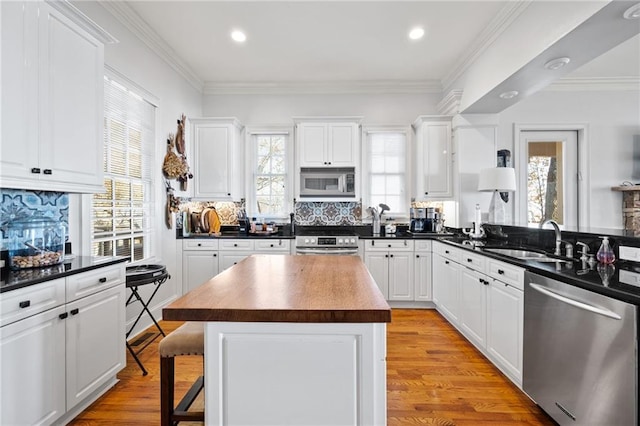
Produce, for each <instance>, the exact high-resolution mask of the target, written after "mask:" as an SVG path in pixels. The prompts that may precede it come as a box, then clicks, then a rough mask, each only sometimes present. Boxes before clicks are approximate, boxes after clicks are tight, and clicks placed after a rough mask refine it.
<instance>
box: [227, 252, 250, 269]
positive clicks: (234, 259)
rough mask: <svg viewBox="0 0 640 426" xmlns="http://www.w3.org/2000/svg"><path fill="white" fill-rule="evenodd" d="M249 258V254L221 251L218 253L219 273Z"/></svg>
mask: <svg viewBox="0 0 640 426" xmlns="http://www.w3.org/2000/svg"><path fill="white" fill-rule="evenodd" d="M248 256H251V253H239V252H235V251H221V252H220V272H222V271H224V270H225V269H229V268H231V267H232V266H233V265H236V264H238V262H240V261H241V260H243V259H244V258H246V257H248Z"/></svg>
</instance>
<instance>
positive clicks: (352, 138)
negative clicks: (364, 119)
mask: <svg viewBox="0 0 640 426" xmlns="http://www.w3.org/2000/svg"><path fill="white" fill-rule="evenodd" d="M343 120H344V121H343ZM343 120H340V121H337V120H336V119H335V118H334V119H332V118H324V119H318V120H314V121H311V119H304V120H300V121H299V122H298V124H297V133H296V136H297V150H298V167H358V164H359V162H360V159H359V152H360V149H359V148H360V132H359V128H360V126H359V124H358V122H359V117H348V118H345V119H343Z"/></svg>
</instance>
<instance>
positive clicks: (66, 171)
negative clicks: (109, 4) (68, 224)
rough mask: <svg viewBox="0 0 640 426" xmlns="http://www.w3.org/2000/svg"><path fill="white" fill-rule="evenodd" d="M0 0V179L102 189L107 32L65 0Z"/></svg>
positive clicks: (27, 185)
mask: <svg viewBox="0 0 640 426" xmlns="http://www.w3.org/2000/svg"><path fill="white" fill-rule="evenodd" d="M54 6H55V7H54ZM0 7H1V8H2V12H1V15H2V18H1V19H2V26H1V31H2V47H1V49H2V141H1V142H0V148H1V150H2V156H1V159H0V186H1V187H4V188H22V189H32V190H49V191H61V192H88V193H91V192H98V191H102V190H103V189H104V188H103V180H102V176H103V139H102V138H103V108H104V101H103V98H104V45H103V42H104V41H108V40H113V39H111V38H110V36H109V35H108V34H106V33H104V32H103V30H102V29H100V28H98V27H95V24H93V23H92V22H91V21H88V20H87V19H86V17H84V15H82V14H80V13H79V12H78V11H77V10H76V9H75V8H73V7H72V6H70V5H69V4H68V3H63V2H54V3H51V4H49V3H44V2H2V3H1V5H0Z"/></svg>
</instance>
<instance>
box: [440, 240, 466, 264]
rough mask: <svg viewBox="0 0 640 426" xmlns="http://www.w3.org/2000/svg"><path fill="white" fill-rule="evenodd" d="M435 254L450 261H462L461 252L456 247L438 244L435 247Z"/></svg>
mask: <svg viewBox="0 0 640 426" xmlns="http://www.w3.org/2000/svg"><path fill="white" fill-rule="evenodd" d="M433 252H434V253H437V254H439V255H440V256H442V257H446V258H447V259H449V260H453V261H454V262H459V261H460V253H461V250H460V249H457V248H455V247H451V246H449V245H446V244H442V243H437V244H434V245H433Z"/></svg>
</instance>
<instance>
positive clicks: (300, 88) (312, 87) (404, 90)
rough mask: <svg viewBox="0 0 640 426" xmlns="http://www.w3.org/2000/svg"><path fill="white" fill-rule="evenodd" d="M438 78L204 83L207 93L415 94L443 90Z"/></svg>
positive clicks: (204, 90)
mask: <svg viewBox="0 0 640 426" xmlns="http://www.w3.org/2000/svg"><path fill="white" fill-rule="evenodd" d="M441 92H442V86H441V85H440V82H439V81H438V80H406V81H405V80H372V81H312V82H311V81H310V82H306V81H299V82H275V81H271V82H270V81H261V82H215V81H207V82H205V84H204V89H203V93H204V94H205V95H301V94H305V95H306V94H363V93H364V94H416V93H423V94H424V93H441Z"/></svg>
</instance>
